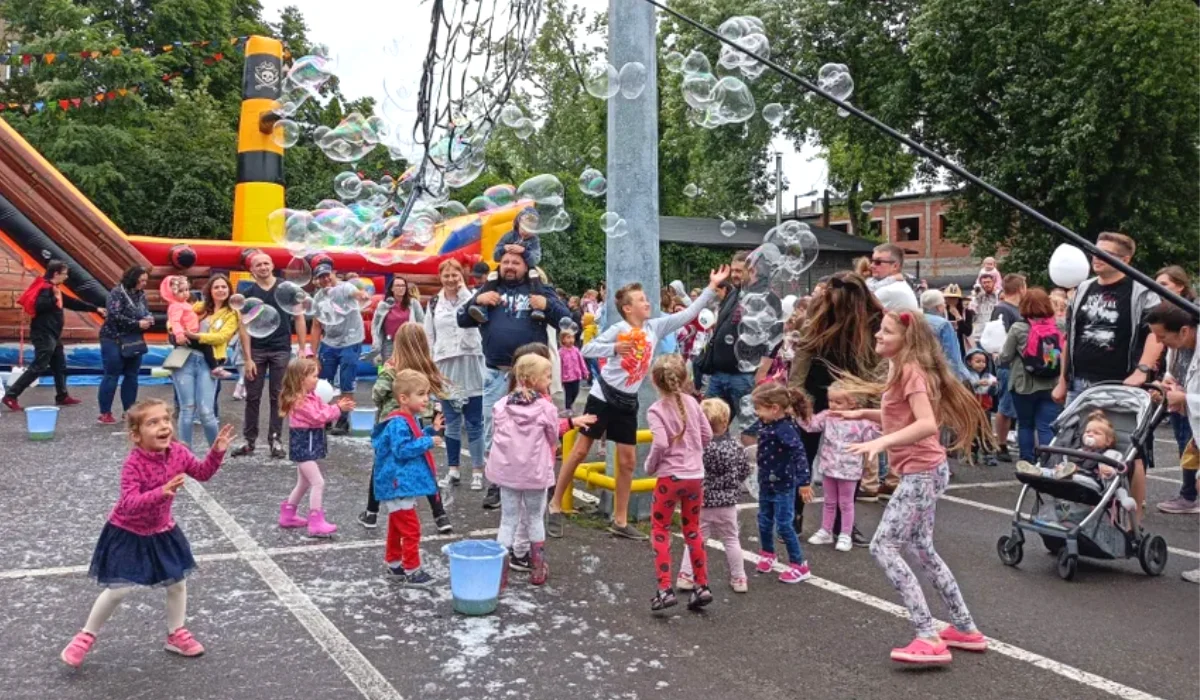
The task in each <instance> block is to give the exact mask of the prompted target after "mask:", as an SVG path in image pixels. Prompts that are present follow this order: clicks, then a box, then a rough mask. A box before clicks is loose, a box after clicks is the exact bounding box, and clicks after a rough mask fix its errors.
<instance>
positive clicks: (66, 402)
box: [54, 394, 83, 406]
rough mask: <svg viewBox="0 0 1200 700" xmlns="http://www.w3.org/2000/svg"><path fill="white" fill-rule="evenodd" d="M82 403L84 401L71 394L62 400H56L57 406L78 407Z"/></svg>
mask: <svg viewBox="0 0 1200 700" xmlns="http://www.w3.org/2000/svg"><path fill="white" fill-rule="evenodd" d="M81 403H83V401H81V400H80V399H77V398H75V397H74V396H71V395H70V394H68V395H66V396H64V397H62V398H60V399H54V405H55V406H78V405H79V404H81Z"/></svg>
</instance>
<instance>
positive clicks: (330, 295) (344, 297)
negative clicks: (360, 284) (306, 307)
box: [312, 285, 358, 326]
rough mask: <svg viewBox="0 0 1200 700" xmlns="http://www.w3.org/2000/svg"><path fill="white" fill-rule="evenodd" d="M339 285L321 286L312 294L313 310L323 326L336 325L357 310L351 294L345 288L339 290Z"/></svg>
mask: <svg viewBox="0 0 1200 700" xmlns="http://www.w3.org/2000/svg"><path fill="white" fill-rule="evenodd" d="M340 287H341V285H334V286H332V287H322V288H321V289H318V290H317V293H316V294H314V295H313V298H312V305H313V311H314V313H315V314H316V317H317V320H318V321H320V322H321V325H323V326H336V325H338V324H340V323H343V322H344V321H345V320H346V317H347V316H349V315H350V314H352V313H357V311H358V304H357V303H356V302H355V301H354V299H353V296H352V295H351V294H347V293H346V291H345V290H341V291H339V288H340ZM351 289H353V288H351Z"/></svg>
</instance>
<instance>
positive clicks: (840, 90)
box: [817, 63, 854, 101]
mask: <svg viewBox="0 0 1200 700" xmlns="http://www.w3.org/2000/svg"><path fill="white" fill-rule="evenodd" d="M817 87H819V88H821V89H822V90H824V91H825V92H827V93H829V94H830V95H832V96H833V97H835V98H837V99H839V100H842V101H845V100H847V99H849V97H850V96H851V95H853V94H854V78H852V77H850V69H849V68H847V67H846V65H845V64H844V63H826V64H825V65H823V66H821V69H820V71H818V72H817Z"/></svg>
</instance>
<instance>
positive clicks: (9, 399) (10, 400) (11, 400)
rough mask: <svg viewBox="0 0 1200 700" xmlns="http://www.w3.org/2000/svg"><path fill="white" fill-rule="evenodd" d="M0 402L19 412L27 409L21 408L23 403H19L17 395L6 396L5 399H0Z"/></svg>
mask: <svg viewBox="0 0 1200 700" xmlns="http://www.w3.org/2000/svg"><path fill="white" fill-rule="evenodd" d="M0 403H2V404H4V405H5V407H7V408H8V410H10V411H15V412H17V413H20V412H21V411H24V410H25V409H23V408H21V404H19V403H17V397H15V396H5V397H4V398H3V399H0Z"/></svg>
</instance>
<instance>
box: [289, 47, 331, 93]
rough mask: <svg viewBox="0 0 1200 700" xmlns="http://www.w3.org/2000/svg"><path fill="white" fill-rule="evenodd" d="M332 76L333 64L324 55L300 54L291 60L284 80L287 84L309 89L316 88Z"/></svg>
mask: <svg viewBox="0 0 1200 700" xmlns="http://www.w3.org/2000/svg"><path fill="white" fill-rule="evenodd" d="M332 77H333V64H332V61H330V60H329V59H328V58H326V57H325V56H319V55H316V54H313V55H309V56H301V57H300V58H297V59H296V60H294V61H292V66H291V67H290V68H289V69H288V72H287V77H286V78H285V81H286V83H287V84H289V85H297V86H300V87H306V88H310V89H313V90H315V89H318V88H320V87H321V86H322V85H324V84H325V83H326V82H327V81H328V80H329V79H330V78H332Z"/></svg>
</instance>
